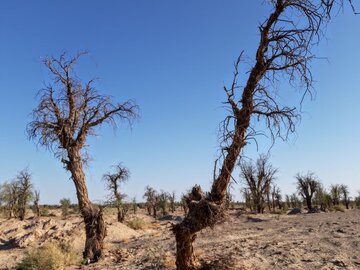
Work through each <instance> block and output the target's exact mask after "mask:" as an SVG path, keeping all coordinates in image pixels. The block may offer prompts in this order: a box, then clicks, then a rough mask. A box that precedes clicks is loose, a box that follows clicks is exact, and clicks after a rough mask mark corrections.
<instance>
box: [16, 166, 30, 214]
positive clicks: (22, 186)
mask: <svg viewBox="0 0 360 270" xmlns="http://www.w3.org/2000/svg"><path fill="white" fill-rule="evenodd" d="M16 182H17V212H18V217H19V219H20V220H24V219H25V215H26V209H27V208H28V206H29V203H30V201H31V200H32V198H33V184H32V183H31V174H30V172H29V171H28V170H27V169H24V170H22V171H20V172H19V173H18V175H17V176H16Z"/></svg>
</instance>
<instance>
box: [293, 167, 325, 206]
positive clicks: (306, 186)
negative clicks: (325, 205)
mask: <svg viewBox="0 0 360 270" xmlns="http://www.w3.org/2000/svg"><path fill="white" fill-rule="evenodd" d="M295 178H296V181H297V189H298V192H299V194H300V195H301V197H303V199H304V200H305V202H306V206H307V209H308V211H311V210H313V207H312V199H313V196H314V194H315V193H316V191H317V190H318V189H319V187H320V182H319V180H318V179H317V177H316V176H315V174H314V173H311V172H308V173H307V174H306V175H301V174H297V175H296V176H295Z"/></svg>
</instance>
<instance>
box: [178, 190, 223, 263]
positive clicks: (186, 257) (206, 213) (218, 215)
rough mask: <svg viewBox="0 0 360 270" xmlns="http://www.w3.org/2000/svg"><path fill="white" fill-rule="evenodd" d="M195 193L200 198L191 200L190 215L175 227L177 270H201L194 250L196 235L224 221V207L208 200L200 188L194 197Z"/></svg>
mask: <svg viewBox="0 0 360 270" xmlns="http://www.w3.org/2000/svg"><path fill="white" fill-rule="evenodd" d="M195 189H196V191H195V192H194V190H195ZM195 193H197V194H198V195H199V196H198V197H197V198H196V197H195V198H194V197H192V198H190V202H189V212H188V214H187V215H186V217H185V218H184V220H183V221H182V222H181V223H179V224H176V225H175V226H174V227H173V232H174V234H175V238H176V269H177V270H194V269H199V264H198V263H197V262H196V257H195V255H194V248H193V242H194V241H195V239H196V233H197V232H199V231H200V230H202V229H203V228H205V227H213V226H214V225H215V223H216V222H217V221H219V220H221V219H222V217H223V214H224V206H223V205H217V204H215V203H213V202H210V201H209V200H208V199H206V198H205V197H204V196H203V194H202V192H201V189H200V188H199V187H198V186H195V187H194V188H193V193H192V195H194V194H195Z"/></svg>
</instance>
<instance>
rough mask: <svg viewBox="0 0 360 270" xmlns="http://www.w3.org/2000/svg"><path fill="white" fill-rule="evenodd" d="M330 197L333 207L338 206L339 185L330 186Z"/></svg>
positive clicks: (339, 197) (339, 196) (339, 198)
mask: <svg viewBox="0 0 360 270" xmlns="http://www.w3.org/2000/svg"><path fill="white" fill-rule="evenodd" d="M330 196H331V200H332V203H333V205H339V204H340V200H341V186H340V185H339V184H335V185H331V186H330Z"/></svg>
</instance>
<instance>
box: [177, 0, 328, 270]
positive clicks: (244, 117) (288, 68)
mask: <svg viewBox="0 0 360 270" xmlns="http://www.w3.org/2000/svg"><path fill="white" fill-rule="evenodd" d="M322 2H324V3H322ZM267 3H269V4H271V5H273V10H272V11H271V13H270V15H269V16H268V17H267V18H266V19H265V21H264V23H262V24H261V25H260V27H259V32H260V35H259V36H260V41H259V45H258V47H257V50H256V54H255V57H254V62H253V64H252V65H251V67H250V70H249V72H248V73H245V76H246V78H244V80H243V81H242V82H241V83H240V82H238V79H239V78H238V77H239V65H240V63H241V61H242V60H243V58H242V55H243V53H242V54H241V55H240V56H239V57H238V59H237V61H236V63H235V71H234V77H233V81H232V84H231V86H230V87H224V90H225V93H226V95H227V100H226V102H225V105H227V106H228V108H229V115H228V116H227V117H226V118H225V120H224V121H223V123H222V125H221V126H222V132H221V134H222V135H221V138H220V139H221V141H222V143H221V150H222V151H221V152H222V156H221V160H220V161H219V162H218V163H219V164H220V170H219V173H215V174H214V180H213V184H212V187H211V190H210V192H209V193H208V194H207V195H206V196H205V194H204V193H203V192H202V190H201V188H199V187H196V188H193V191H192V196H191V197H192V198H193V199H192V200H191V201H189V212H188V214H187V215H186V217H185V218H184V219H183V221H182V222H181V223H179V224H177V225H175V226H174V228H173V231H174V234H175V238H176V248H177V254H176V266H177V269H179V270H184V269H186V270H188V269H196V268H197V263H196V258H195V255H194V253H193V242H194V240H195V239H196V234H197V232H199V231H200V230H202V229H204V228H206V227H213V226H214V225H215V223H216V222H217V221H219V219H221V217H222V216H223V211H224V207H223V202H224V200H225V197H226V190H227V187H228V185H229V182H230V180H231V179H232V176H231V174H232V172H233V169H234V167H235V165H236V163H237V161H238V158H239V156H240V154H241V152H242V150H243V148H244V147H245V145H246V144H247V143H248V142H249V140H251V139H253V138H254V136H255V135H256V134H259V128H258V126H256V125H255V124H256V123H257V122H258V121H261V120H264V122H262V123H264V125H265V127H266V128H267V129H266V130H268V131H269V133H270V136H271V137H272V138H273V139H275V138H276V137H280V138H283V139H286V138H287V136H288V134H289V133H292V132H294V130H295V126H296V122H297V120H298V119H299V113H298V110H297V109H296V107H294V106H283V105H281V104H280V102H279V99H278V93H279V91H278V90H279V89H278V86H279V82H280V80H281V81H283V80H284V79H285V78H287V79H288V82H289V84H290V85H292V86H295V87H299V88H301V89H302V90H303V93H310V92H311V90H312V82H313V79H312V75H311V71H310V65H309V64H310V61H311V60H312V59H313V58H314V55H313V54H312V53H311V49H312V46H313V45H314V44H316V43H318V42H319V39H320V37H321V35H322V31H321V30H322V28H323V27H324V26H325V25H324V24H325V23H326V21H327V19H328V18H329V14H330V11H331V7H332V3H329V1H312V0H273V1H267ZM325 4H326V5H325ZM240 85H243V86H240ZM286 88H287V87H286ZM214 172H217V170H216V168H215V170H214Z"/></svg>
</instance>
